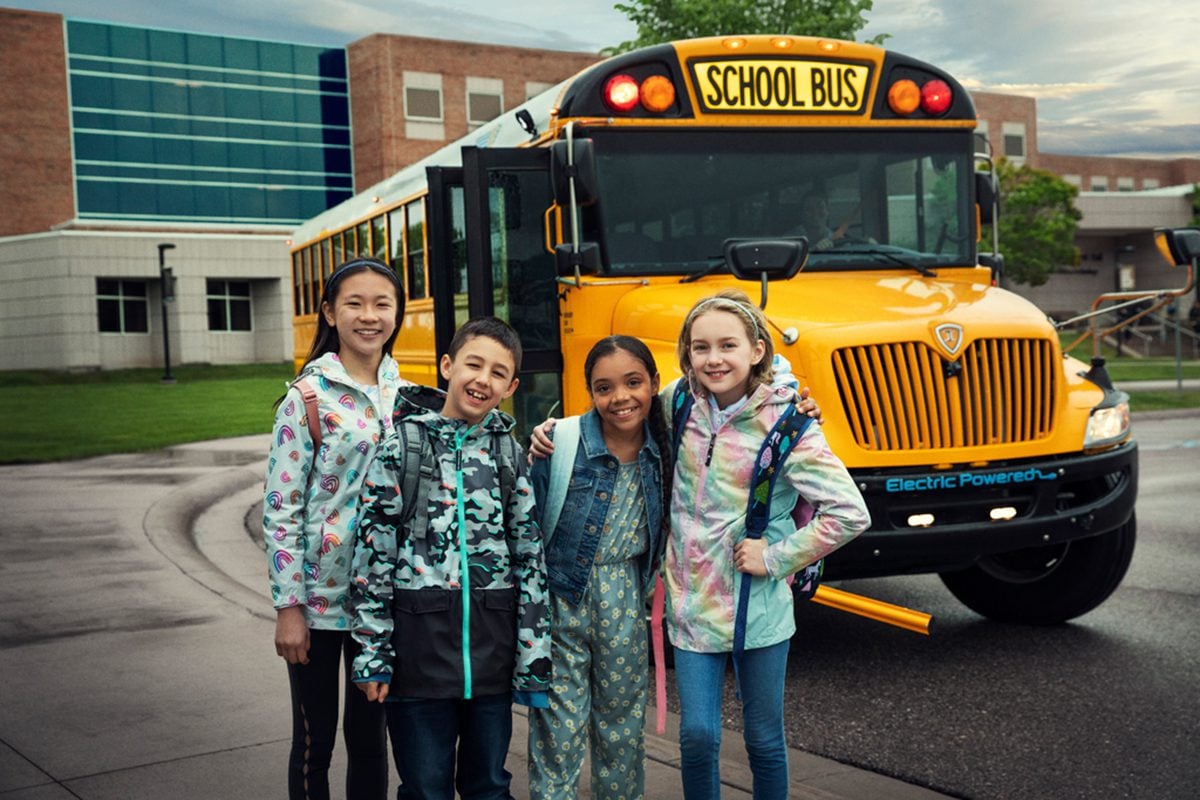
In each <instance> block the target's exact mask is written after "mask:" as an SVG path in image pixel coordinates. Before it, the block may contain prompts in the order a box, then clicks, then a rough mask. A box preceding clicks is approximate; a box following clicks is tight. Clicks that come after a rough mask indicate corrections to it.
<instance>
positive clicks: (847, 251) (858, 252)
mask: <svg viewBox="0 0 1200 800" xmlns="http://www.w3.org/2000/svg"><path fill="white" fill-rule="evenodd" d="M820 252H823V253H829V254H836V255H839V256H841V255H855V256H883V257H884V258H886V259H887V260H888V261H891V262H892V263H893V264H899V265H900V266H902V267H908V268H909V269H912V270H916V271H917V272H919V273H921V275H923V276H924V277H926V278H936V277H937V273H936V272H934V271H933V270H932V269H930V268H929V267H927V266H925V265H924V264H913V263H912V262H911V261H905V260H904V259H903V258H898V257H897V256H894V255H892V254H891V253H889V252H887V251H886V250H877V249H875V248H873V247H838V248H835V249H834V250H823V251H820ZM814 255H815V254H814Z"/></svg>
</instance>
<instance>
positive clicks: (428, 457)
mask: <svg viewBox="0 0 1200 800" xmlns="http://www.w3.org/2000/svg"><path fill="white" fill-rule="evenodd" d="M393 427H394V428H395V430H396V436H397V438H398V440H399V442H398V444H399V446H398V448H397V455H398V456H399V457H400V500H401V503H402V504H403V505H402V506H401V509H402V510H401V512H400V528H401V530H402V532H403V533H402V535H412V536H414V537H415V538H418V539H420V538H424V536H425V528H426V527H427V526H428V524H429V514H428V510H427V509H426V510H425V513H422V514H420V515H418V514H417V509H418V508H419V507H421V506H422V505H423V504H422V503H421V502H420V497H421V483H422V481H426V482H428V481H431V480H433V476H434V472H435V471H436V470H435V466H436V465H435V464H434V459H433V446H432V445H431V444H430V443H429V436H428V433H427V432H426V430H425V426H423V425H419V424H417V423H416V422H413V421H411V420H405V419H399V420H395V421H394V423H393ZM414 520H416V525H417V529H416V530H412V529H411V527H412V524H413V521H414Z"/></svg>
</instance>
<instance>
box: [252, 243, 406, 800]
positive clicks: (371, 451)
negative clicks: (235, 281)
mask: <svg viewBox="0 0 1200 800" xmlns="http://www.w3.org/2000/svg"><path fill="white" fill-rule="evenodd" d="M403 318H404V289H403V287H402V285H401V283H400V279H399V278H398V277H397V275H396V273H395V271H393V270H392V269H391V268H390V267H388V266H387V265H386V264H384V263H383V262H381V261H376V260H375V259H371V258H360V259H354V260H352V261H349V262H347V263H345V264H343V265H342V266H341V267H339V268H338V269H337V270H336V271H335V272H334V273H333V274H332V275H330V276H329V279H328V280H326V282H325V288H324V292H323V293H322V296H321V305H320V312H319V314H318V315H317V332H316V335H315V336H314V337H313V342H312V346H311V347H310V349H309V353H308V357H307V359H306V360H305V362H304V366H303V367H302V368H301V370H300V374H299V376H298V378H297V381H296V383H300V382H301V381H303V382H304V384H307V387H308V388H309V389H310V390H311V391H312V392H313V393H314V394H315V395H316V404H315V409H316V416H317V417H318V418H319V419H318V420H317V421H316V428H317V431H318V435H319V437H320V443H319V444H318V443H317V441H316V437H315V436H314V435H313V432H312V427H311V426H310V420H309V419H308V417H309V414H310V413H312V412H310V411H309V410H308V408H310V407H311V406H306V403H305V401H304V398H303V394H302V390H301V388H300V387H299V386H297V385H296V383H293V384H292V385H291V386H290V387H289V389H288V391H287V393H286V394H285V395H284V396H283V397H282V398H280V400H279V401H278V403H277V404H276V409H275V425H274V429H273V431H272V440H271V454H270V458H269V460H268V462H267V482H266V495H265V498H264V503H263V537H264V541H265V542H266V550H267V560H268V572H269V575H270V580H271V597H272V600H273V601H274V606H275V612H276V624H275V652H276V653H278V654H279V656H281V657H282V658H283V659H284V661H286V662H287V670H288V679H289V682H290V685H291V698H292V747H291V751H290V754H289V757H288V796H289V797H290V798H292V799H293V800H295V799H296V798H321V799H323V798H328V797H329V775H328V773H329V762H330V759H331V757H332V754H333V747H334V742H335V739H336V735H337V726H338V705H339V696H344V697H345V700H344V703H343V713H342V735H343V738H344V740H345V743H346V752H347V756H348V763H347V770H346V797H347V798H349V799H350V800H357V799H358V798H363V799H364V800H384V798H385V797H386V796H387V782H388V760H387V733H386V722H385V717H384V713H383V707H382V706H380V705H379V704H377V703H370V702H368V701H367V699H366V697H365V696H364V695H363V694H362V692H360V691H358V690H357V689H356V688H354V685H353V683H352V682H351V681H350V665H351V664H352V663H353V661H354V657H355V656H356V655H357V652H358V651H357V646H356V645H355V643H354V641H353V639H352V638H351V636H350V622H351V620H352V618H353V610H352V609H351V608H350V602H349V596H350V586H349V581H350V566H351V556H352V552H353V546H354V527H355V525H356V524H357V519H358V504H359V492H360V490H361V489H362V483H363V478H364V476H365V474H366V471H367V467H368V465H369V464H370V463H371V460H372V458H373V457H374V455H375V449H376V446H377V445H378V444H379V442H380V441H381V440H382V439H383V437H384V436H385V435H386V434H387V433H388V432H390V430H391V424H392V413H391V412H392V406H393V405H394V403H395V400H396V392H397V389H398V388H399V387H400V385H401V384H403V383H406V381H403V380H402V379H401V378H400V374H399V371H398V369H397V366H396V362H395V361H394V360H392V357H391V355H390V353H391V349H392V343H393V342H395V340H396V335H397V333H398V332H399V328H400V322H401V321H402V320H403ZM343 669H344V671H345V674H346V677H345V679H344V680H339V675H338V673H339V670H343Z"/></svg>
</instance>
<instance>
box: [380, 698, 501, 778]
mask: <svg viewBox="0 0 1200 800" xmlns="http://www.w3.org/2000/svg"><path fill="white" fill-rule="evenodd" d="M384 705H385V706H386V707H387V718H388V732H389V733H390V734H391V739H392V755H393V756H394V757H395V759H396V771H397V772H398V773H400V788H399V789H398V790H397V793H396V796H397V798H399V800H454V791H455V789H456V788H457V789H458V794H459V796H460V797H461V798H462V800H512V795H511V794H509V791H508V787H509V783H510V782H511V781H512V775H511V774H510V773H509V771H508V770H506V769H505V768H504V759H505V757H506V756H507V755H508V742H509V740H510V739H511V738H512V693H511V692H506V693H504V694H495V695H490V696H488V697H476V698H473V699H471V700H461V699H448V700H435V699H426V698H421V697H401V698H397V699H395V700H393V699H392V698H390V697H389V698H388V702H386V703H385V704H384Z"/></svg>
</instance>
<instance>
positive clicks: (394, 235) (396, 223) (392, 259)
mask: <svg viewBox="0 0 1200 800" xmlns="http://www.w3.org/2000/svg"><path fill="white" fill-rule="evenodd" d="M388 232H389V233H390V234H391V239H392V243H391V246H390V247H389V248H388V254H387V263H389V264H391V265H392V269H394V270H395V271H396V274H397V275H399V276H400V285H402V286H404V287H405V290H404V291H405V294H408V293H409V292H408V278H407V277H406V276H407V274H408V273H407V272H406V271H405V265H404V255H405V252H406V251H405V249H404V206H400V207H399V208H397V209H394V210H393V211H392V212H391V213H390V214H388Z"/></svg>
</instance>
